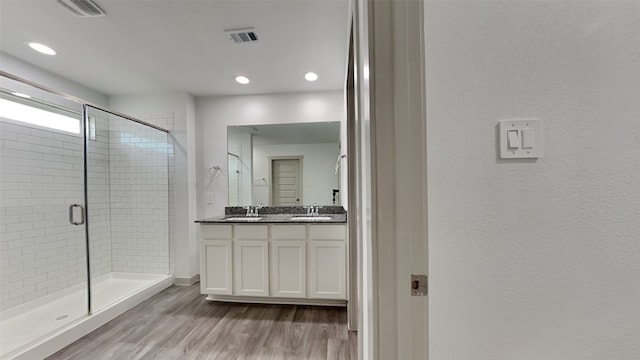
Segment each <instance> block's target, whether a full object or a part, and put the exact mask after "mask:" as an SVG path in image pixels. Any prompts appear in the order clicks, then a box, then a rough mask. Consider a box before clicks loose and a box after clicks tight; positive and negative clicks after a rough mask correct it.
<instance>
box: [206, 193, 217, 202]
mask: <svg viewBox="0 0 640 360" xmlns="http://www.w3.org/2000/svg"><path fill="white" fill-rule="evenodd" d="M215 200H216V197H215V196H214V194H213V191H209V192H207V204H213V203H214V202H215Z"/></svg>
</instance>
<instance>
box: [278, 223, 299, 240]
mask: <svg viewBox="0 0 640 360" xmlns="http://www.w3.org/2000/svg"><path fill="white" fill-rule="evenodd" d="M306 237H307V230H306V226H305V225H273V226H272V227H271V238H272V239H273V240H304V239H305V238H306Z"/></svg>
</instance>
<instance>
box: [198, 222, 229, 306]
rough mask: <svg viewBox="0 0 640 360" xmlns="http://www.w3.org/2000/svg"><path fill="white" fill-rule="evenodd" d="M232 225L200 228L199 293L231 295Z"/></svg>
mask: <svg viewBox="0 0 640 360" xmlns="http://www.w3.org/2000/svg"><path fill="white" fill-rule="evenodd" d="M231 233H232V225H215V226H202V227H201V236H202V240H201V241H200V291H201V292H202V293H203V294H218V295H232V294H233V268H232V264H233V259H232V257H231V256H232V254H233V251H232V237H231Z"/></svg>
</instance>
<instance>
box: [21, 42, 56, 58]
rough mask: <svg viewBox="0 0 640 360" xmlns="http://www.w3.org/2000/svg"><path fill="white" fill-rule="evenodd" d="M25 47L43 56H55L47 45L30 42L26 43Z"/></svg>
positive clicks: (53, 51)
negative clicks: (27, 46)
mask: <svg viewBox="0 0 640 360" xmlns="http://www.w3.org/2000/svg"><path fill="white" fill-rule="evenodd" d="M27 45H29V47H30V48H32V49H33V50H35V51H37V52H39V53H42V54H45V55H55V54H56V51H55V50H53V49H52V48H50V47H48V46H47V45H44V44H40V43H37V42H30V43H27Z"/></svg>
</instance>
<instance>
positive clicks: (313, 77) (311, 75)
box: [304, 72, 318, 81]
mask: <svg viewBox="0 0 640 360" xmlns="http://www.w3.org/2000/svg"><path fill="white" fill-rule="evenodd" d="M304 78H305V79H307V81H316V80H318V74H316V73H314V72H308V73H306V74H305V75H304Z"/></svg>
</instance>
